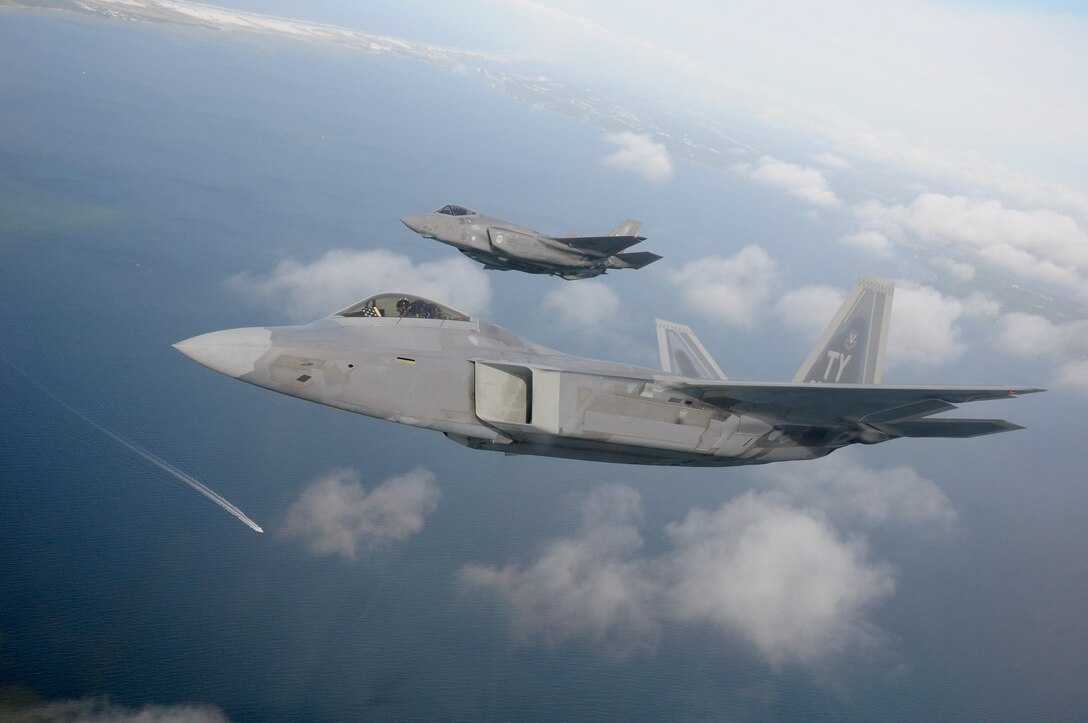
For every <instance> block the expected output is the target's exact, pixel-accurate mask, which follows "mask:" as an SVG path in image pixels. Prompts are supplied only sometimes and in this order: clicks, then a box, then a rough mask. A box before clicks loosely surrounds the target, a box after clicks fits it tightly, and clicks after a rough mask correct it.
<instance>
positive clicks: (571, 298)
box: [542, 281, 620, 333]
mask: <svg viewBox="0 0 1088 723" xmlns="http://www.w3.org/2000/svg"><path fill="white" fill-rule="evenodd" d="M542 307H543V308H544V310H545V311H547V312H548V313H549V314H550V315H551V317H552V318H553V319H554V320H555V321H556V323H557V324H558V325H559V326H560V327H562V328H564V329H567V330H570V331H576V332H580V333H595V332H597V331H600V330H601V329H602V328H603V327H605V326H606V325H608V324H613V323H615V321H616V319H617V317H618V315H619V310H620V297H619V296H617V295H616V292H615V291H613V290H612V289H611V287H609V286H607V285H605V284H602V283H600V282H599V281H579V282H578V283H576V284H567V285H565V286H563V287H561V288H557V289H555V290H554V291H550V292H548V294H546V295H545V296H544V301H543V303H542Z"/></svg>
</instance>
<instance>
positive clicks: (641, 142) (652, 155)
mask: <svg viewBox="0 0 1088 723" xmlns="http://www.w3.org/2000/svg"><path fill="white" fill-rule="evenodd" d="M605 139H606V140H607V141H608V142H609V143H612V144H613V145H617V146H619V147H620V149H619V150H618V151H616V152H615V153H612V154H610V155H608V156H606V157H605V159H604V163H605V165H606V166H609V167H611V168H618V169H620V170H623V171H632V172H634V173H637V174H639V175H640V176H642V177H643V178H645V179H646V180H647V181H650V182H651V183H661V182H664V181H668V180H669V179H671V178H672V177H673V172H674V169H673V162H672V156H670V155H669V151H668V149H667V148H665V146H664V145H662V144H660V143H658V142H656V141H655V140H654V139H653V138H652V137H651V136H650V135H649V134H645V133H632V132H631V131H622V132H620V133H609V134H608V135H607V136H605Z"/></svg>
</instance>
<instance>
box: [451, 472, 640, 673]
mask: <svg viewBox="0 0 1088 723" xmlns="http://www.w3.org/2000/svg"><path fill="white" fill-rule="evenodd" d="M641 505H642V501H641V499H640V498H639V495H638V493H637V492H635V491H634V490H632V489H631V488H630V487H625V486H622V485H608V486H604V487H599V488H597V489H595V490H594V491H593V492H592V493H591V494H590V495H589V498H588V499H587V500H586V501H585V503H584V504H583V505H582V529H581V531H580V532H579V533H578V534H576V535H575V536H573V537H568V538H562V539H558V540H554V541H552V542H551V543H549V544H548V545H547V546H545V547H544V549H543V550H542V551H541V553H540V555H539V556H538V557H537V559H536V560H534V561H533V562H532V563H530V564H528V565H515V564H511V565H506V566H505V567H501V568H496V567H489V566H485V565H479V564H470V565H466V566H465V567H464V568H462V571H461V575H462V579H463V580H464V581H465V582H466V583H468V584H469V585H471V586H474V587H478V588H482V589H485V590H489V591H491V592H494V593H496V594H498V595H499V596H500V597H501V598H503V599H504V600H505V601H506V602H507V604H508V606H509V609H510V616H511V623H510V625H511V629H512V631H513V632H514V634H515V635H516V636H518V637H519V638H522V639H528V638H534V637H539V638H542V639H543V640H544V641H545V642H547V643H548V644H551V645H554V644H556V643H560V642H563V641H566V640H580V641H587V642H590V643H592V644H594V645H596V646H599V647H602V648H604V649H605V650H607V651H609V652H611V653H613V654H616V655H619V656H621V657H622V656H627V655H631V654H634V653H639V652H646V651H649V650H652V649H653V648H654V647H655V646H656V645H657V639H658V635H659V632H660V623H659V622H658V620H657V619H656V615H655V613H654V611H653V609H652V608H653V604H654V600H655V598H656V596H657V594H658V593H657V589H656V583H654V582H653V581H651V580H650V579H649V578H648V577H647V575H646V572H645V570H644V565H643V563H642V561H640V560H638V559H637V558H636V553H637V552H638V550H639V549H640V548H641V547H642V536H641V535H640V534H639V531H638V526H637V525H638V522H639V520H640V519H641V517H642V509H641Z"/></svg>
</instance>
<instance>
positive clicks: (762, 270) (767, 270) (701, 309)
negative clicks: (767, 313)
mask: <svg viewBox="0 0 1088 723" xmlns="http://www.w3.org/2000/svg"><path fill="white" fill-rule="evenodd" d="M667 274H668V278H669V280H670V281H671V282H672V283H673V284H675V285H676V287H677V290H678V291H679V292H680V295H681V297H682V298H683V299H684V302H685V303H686V304H687V306H688V307H689V308H690V309H691V310H692V311H694V312H695V313H697V314H699V315H701V316H702V317H704V318H706V319H709V320H711V321H716V322H723V323H726V324H729V325H731V326H735V327H739V328H742V329H751V328H752V325H753V324H754V322H755V319H756V317H757V316H758V314H759V311H760V308H761V307H762V306H763V304H764V303H765V302H766V301H767V299H768V298H769V297H770V294H771V291H772V290H773V289H774V287H775V286H776V285H777V283H778V272H777V266H776V264H775V262H774V260H773V259H772V258H771V257H770V256H768V255H767V252H766V251H764V250H763V249H762V248H760V247H759V246H755V245H752V244H750V245H748V246H745V247H744V248H743V249H741V250H740V252H739V253H737V254H735V255H733V256H729V257H722V256H706V257H704V258H701V259H698V260H696V261H692V262H691V263H689V264H685V265H684V266H682V267H680V268H679V269H676V270H672V271H668V272H667Z"/></svg>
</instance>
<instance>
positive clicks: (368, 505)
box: [280, 469, 441, 559]
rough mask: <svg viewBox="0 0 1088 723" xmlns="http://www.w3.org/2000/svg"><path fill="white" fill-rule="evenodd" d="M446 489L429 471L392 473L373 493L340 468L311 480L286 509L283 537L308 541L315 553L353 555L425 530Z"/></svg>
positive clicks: (357, 478)
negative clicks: (439, 486) (440, 487)
mask: <svg viewBox="0 0 1088 723" xmlns="http://www.w3.org/2000/svg"><path fill="white" fill-rule="evenodd" d="M440 495H441V493H440V492H439V490H438V487H437V486H436V485H435V484H434V475H433V474H432V473H431V472H429V471H427V470H425V469H416V470H414V471H412V472H409V473H407V474H402V475H397V476H395V477H390V478H389V479H387V480H385V481H384V482H382V483H381V484H380V485H378V486H377V487H375V488H374V489H372V490H370V491H369V492H368V491H367V490H366V489H365V488H364V487H363V485H362V484H361V483H360V480H359V473H358V472H356V471H354V470H350V469H341V470H336V471H334V472H332V473H331V474H329V475H326V476H325V477H323V478H320V479H317V480H315V481H313V482H311V483H310V484H309V485H308V486H307V487H306V489H304V490H303V491H302V493H301V494H300V495H299V497H298V499H296V500H295V502H294V503H293V504H292V505H291V508H290V509H289V510H288V512H287V519H286V521H285V522H284V525H283V527H282V528H281V529H280V535H282V536H284V537H291V538H300V539H303V540H305V541H306V543H307V545H308V546H309V548H310V550H311V551H312V552H313V553H314V554H315V555H340V556H341V557H344V558H347V559H354V558H355V556H356V554H357V553H358V551H359V549H360V548H362V549H364V550H367V551H371V550H375V549H377V548H380V547H383V546H386V545H388V544H390V543H392V542H396V541H400V540H404V539H407V538H408V537H410V536H412V535H414V534H416V533H417V532H419V531H420V530H422V529H423V523H424V521H425V520H426V519H427V517H428V516H429V515H430V514H431V513H432V512H434V510H435V508H436V507H437V506H438V498H439V497H440Z"/></svg>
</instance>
